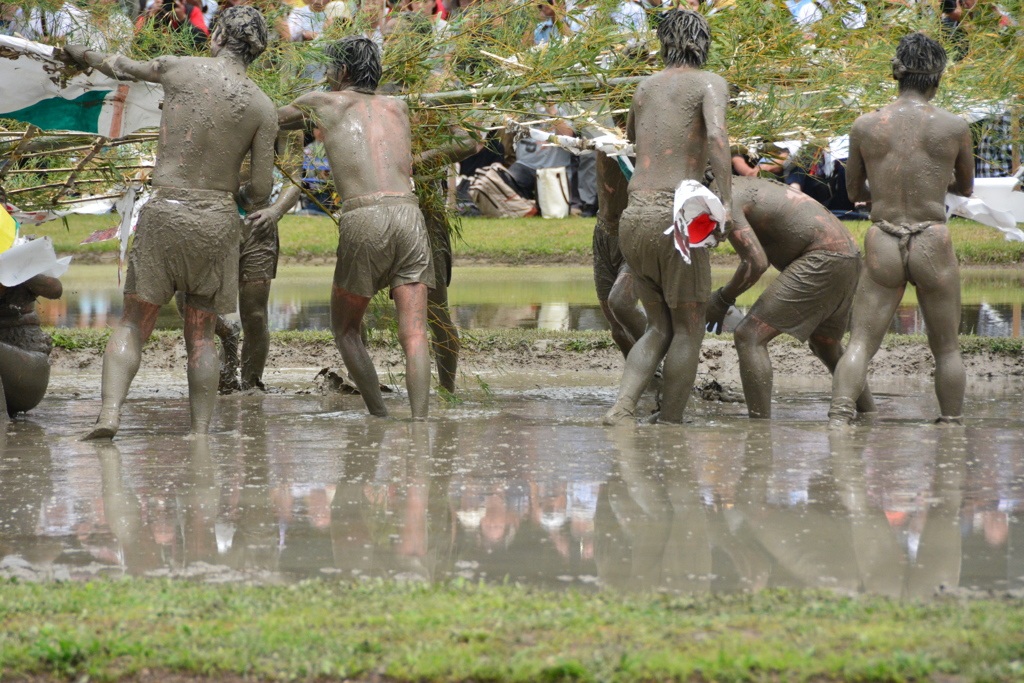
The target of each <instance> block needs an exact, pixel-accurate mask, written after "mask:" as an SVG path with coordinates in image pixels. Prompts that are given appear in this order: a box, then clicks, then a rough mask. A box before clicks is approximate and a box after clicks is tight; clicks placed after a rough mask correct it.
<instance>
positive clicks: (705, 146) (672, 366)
mask: <svg viewBox="0 0 1024 683" xmlns="http://www.w3.org/2000/svg"><path fill="white" fill-rule="evenodd" d="M658 40H660V41H661V58H662V60H663V61H664V62H665V69H664V70H663V71H661V72H659V73H657V74H655V75H653V76H651V77H650V78H647V79H646V80H644V82H643V83H641V84H640V85H639V86H638V87H637V89H636V95H635V96H634V97H633V106H632V107H631V108H630V110H629V118H628V120H627V122H626V134H627V135H628V136H629V139H630V141H631V142H635V143H636V170H635V171H634V173H633V177H632V179H631V180H630V181H629V204H628V205H627V207H626V210H625V211H624V212H623V213H622V218H621V219H620V222H619V248H620V249H622V254H623V255H624V256H625V257H626V262H627V263H628V264H629V268H630V270H632V271H633V287H634V292H635V293H636V294H637V295H638V298H639V299H640V301H641V302H642V303H643V305H644V310H645V311H646V312H647V331H646V332H645V333H644V335H643V337H641V338H640V340H639V341H638V342H637V343H636V344H635V345H634V346H633V348H632V350H631V351H630V352H629V356H628V357H627V358H626V367H625V370H624V371H623V373H622V382H621V384H620V385H619V397H618V399H617V400H616V401H615V405H614V406H612V409H611V410H610V411H609V412H608V414H607V415H605V423H606V424H615V423H617V422H621V421H623V420H625V419H629V418H631V417H633V415H634V412H635V410H636V402H637V400H638V399H639V398H640V394H641V393H643V390H644V389H645V388H646V387H647V385H648V383H650V381H651V379H652V378H653V377H654V372H655V370H656V369H657V367H658V363H659V362H661V359H662V358H664V359H665V366H664V381H663V385H662V403H661V415H660V419H661V421H663V422H680V421H682V419H683V410H684V409H685V408H686V402H687V400H688V399H689V397H690V391H691V389H692V388H693V381H694V379H695V378H696V376H697V363H698V361H699V359H700V358H699V354H700V343H701V341H702V340H703V339H704V309H705V306H706V304H707V300H708V296H709V295H710V294H711V261H710V257H709V255H708V252H707V250H706V249H693V250H692V251H691V259H692V263H686V261H684V260H683V258H682V256H680V255H679V253H678V252H676V250H675V248H674V246H673V236H672V235H665V234H663V233H664V232H665V229H666V228H667V227H669V226H670V225H671V224H672V220H673V217H672V203H673V200H674V198H675V190H676V188H677V187H678V186H679V184H680V183H681V182H682V181H684V180H698V181H699V180H701V179H703V177H704V169H705V167H706V166H707V164H708V161H709V160H710V162H711V170H712V171H713V172H714V174H715V179H716V180H715V182H716V184H717V186H718V191H719V195H720V197H721V200H722V204H724V206H725V211H726V218H727V220H728V215H729V213H730V212H731V208H732V190H731V185H730V180H731V178H732V175H731V166H730V163H729V136H728V134H727V133H726V130H725V107H726V103H727V101H728V88H727V87H726V83H725V80H724V79H722V77H721V76H718V75H716V74H712V73H708V72H706V71H702V70H701V67H702V66H703V65H704V62H705V61H706V60H707V54H708V47H709V46H710V44H711V29H710V27H709V26H708V22H707V20H706V19H705V18H704V17H703V16H701V15H700V14H698V13H697V12H694V11H692V10H672V11H670V12H666V13H665V15H664V18H663V19H662V21H661V24H659V26H658Z"/></svg>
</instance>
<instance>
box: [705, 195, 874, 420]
mask: <svg viewBox="0 0 1024 683" xmlns="http://www.w3.org/2000/svg"><path fill="white" fill-rule="evenodd" d="M732 206H733V209H732V220H733V224H732V229H731V230H730V231H729V242H730V243H731V244H732V245H733V247H734V248H735V249H736V254H737V256H739V257H740V265H739V267H738V268H736V272H735V273H734V274H733V276H732V279H731V280H729V282H728V283H727V284H726V285H725V286H724V287H721V288H720V289H717V290H715V291H714V292H712V294H711V299H710V300H709V301H708V310H707V322H708V330H709V331H720V330H721V328H722V321H723V320H724V319H725V314H726V313H727V312H728V310H729V307H730V306H732V305H733V304H735V303H736V297H738V296H739V295H740V294H742V293H743V292H745V291H747V290H748V289H750V288H751V287H752V286H753V285H754V284H755V283H756V282H757V281H758V280H759V279H760V278H761V275H763V274H764V272H765V271H766V270H768V266H769V265H772V266H775V268H776V270H778V271H779V273H780V274H779V276H778V277H777V278H775V280H774V281H773V282H772V283H771V284H770V285H768V287H767V288H766V289H765V290H764V293H763V294H761V296H760V297H758V299H757V302H756V303H754V305H753V306H752V307H751V308H750V311H749V312H748V313H747V315H746V317H744V318H743V320H742V321H741V322H740V324H739V325H738V326H737V327H736V331H735V335H734V338H735V342H736V352H737V354H738V355H739V360H740V379H741V380H742V382H743V394H744V396H745V397H746V399H747V411H748V414H749V415H750V417H755V418H769V417H771V416H772V362H771V358H769V356H768V342H770V341H771V340H772V339H774V338H775V337H777V336H779V335H780V334H783V333H785V334H788V335H790V336H793V337H796V338H797V339H799V340H800V341H802V342H808V341H809V343H810V347H811V351H812V352H813V353H814V355H815V356H817V357H818V358H819V359H820V360H821V362H822V363H824V364H825V367H827V368H828V369H829V372H833V371H834V370H835V367H836V363H838V362H839V358H840V357H841V356H842V355H843V346H842V343H841V340H842V338H843V335H844V334H846V328H847V325H848V324H849V321H850V308H851V307H852V305H853V296H854V292H856V290H857V277H858V274H859V273H860V251H859V250H858V249H857V245H856V243H855V242H854V241H853V237H852V236H851V235H850V233H849V231H848V230H847V229H846V228H845V227H843V224H842V223H841V222H839V219H837V218H836V217H835V216H833V215H832V212H830V211H829V210H828V209H826V208H825V207H824V206H822V205H821V204H819V203H818V202H816V201H814V200H813V199H811V198H810V197H808V196H807V195H805V194H803V193H802V192H800V191H799V190H795V189H793V188H791V187H788V186H787V185H784V184H782V183H779V182H776V181H774V180H767V179H758V178H742V177H738V178H733V181H732ZM874 409H875V406H874V402H873V401H872V398H871V394H870V392H869V391H868V390H867V388H865V389H864V391H863V392H862V394H861V396H860V397H859V398H858V400H857V410H858V411H860V412H873V411H874Z"/></svg>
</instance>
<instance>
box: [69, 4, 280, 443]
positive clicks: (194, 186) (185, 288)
mask: <svg viewBox="0 0 1024 683" xmlns="http://www.w3.org/2000/svg"><path fill="white" fill-rule="evenodd" d="M266 44H267V25H266V22H265V21H264V20H263V16H262V15H261V14H260V13H259V12H258V11H257V10H255V9H253V8H252V7H246V6H240V7H232V8H229V9H227V10H225V11H224V12H223V14H222V15H221V16H220V18H219V21H218V22H217V30H216V32H215V33H214V35H213V38H212V40H211V42H210V53H211V55H212V58H206V57H159V58H157V59H154V60H153V61H150V62H144V63H142V62H135V61H132V60H130V59H127V58H125V57H121V56H116V55H107V54H104V53H101V52H96V51H94V50H88V49H85V48H83V47H81V46H68V48H66V49H67V51H68V54H69V55H70V56H71V57H72V58H73V59H75V61H77V62H79V63H80V64H83V65H86V66H90V67H93V68H95V69H98V70H100V71H102V72H103V73H105V74H107V75H108V76H111V77H113V78H130V79H140V80H145V81H151V82H153V83H160V84H162V85H163V88H164V95H165V101H164V107H163V115H162V117H161V120H160V140H159V142H158V147H157V165H156V169H155V170H154V171H153V195H152V198H151V199H150V201H149V202H148V203H147V204H146V206H145V207H144V208H143V210H142V215H141V216H140V218H139V227H138V230H137V232H136V235H135V242H134V244H133V246H132V250H131V253H130V254H129V257H128V275H127V278H126V280H125V287H124V309H123V310H124V313H123V315H122V317H121V324H120V325H119V326H118V328H117V329H116V330H115V331H114V333H113V335H112V336H111V338H110V342H109V343H108V344H107V350H106V352H105V354H104V358H103V409H102V411H101V412H100V416H99V419H98V420H97V422H96V426H95V427H94V428H93V429H92V431H91V432H89V434H88V435H87V436H86V438H110V437H112V436H113V435H114V434H116V433H117V430H118V427H119V425H120V413H121V405H122V404H123V403H124V400H125V398H126V397H127V395H128V388H129V387H130V386H131V382H132V380H133V379H134V378H135V374H136V373H137V372H138V369H139V364H140V362H141V360H142V345H143V343H145V341H146V340H147V339H148V338H149V336H150V334H152V332H153V327H154V325H155V324H156V318H157V314H158V313H159V311H160V307H161V306H162V305H164V304H166V303H167V302H168V301H170V300H171V298H172V297H173V296H174V292H175V291H182V292H185V311H184V313H185V346H186V350H187V351H188V384H189V399H190V402H191V412H192V428H191V431H192V432H193V433H199V434H202V433H206V432H208V431H209V429H210V420H211V418H212V417H213V408H214V403H215V401H216V397H217V379H218V374H219V367H218V360H217V351H216V347H215V346H214V341H213V337H214V328H215V326H216V321H217V315H218V314H226V313H230V312H232V311H234V310H235V304H236V299H237V292H238V251H239V243H240V241H241V236H242V220H241V218H240V216H239V214H238V206H237V203H236V202H237V201H239V200H240V201H241V202H242V203H243V204H245V205H247V206H248V208H257V207H259V206H261V205H262V204H264V203H265V202H266V200H267V197H268V196H269V195H270V191H271V187H272V172H273V161H274V138H275V136H276V135H277V126H276V122H275V121H274V106H273V103H272V102H271V101H270V98H268V97H267V96H266V95H265V94H263V93H262V92H261V91H260V90H259V88H257V87H256V84H255V83H253V82H252V81H250V80H249V79H248V77H247V76H246V67H247V66H248V64H249V63H250V62H252V60H254V59H255V58H256V57H257V56H259V55H260V54H261V53H262V52H263V50H264V49H265V48H266ZM250 152H251V156H252V175H251V180H250V182H249V183H248V184H247V185H245V186H244V187H242V188H241V190H239V174H240V171H241V167H242V161H243V159H244V158H245V157H246V156H247V155H249V154H250Z"/></svg>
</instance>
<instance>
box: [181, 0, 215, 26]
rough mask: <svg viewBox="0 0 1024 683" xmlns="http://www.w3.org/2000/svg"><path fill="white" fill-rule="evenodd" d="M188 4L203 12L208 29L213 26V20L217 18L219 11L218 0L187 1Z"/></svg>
mask: <svg viewBox="0 0 1024 683" xmlns="http://www.w3.org/2000/svg"><path fill="white" fill-rule="evenodd" d="M186 2H188V4H189V5H192V6H193V7H195V8H197V9H198V10H199V11H200V12H202V14H203V21H204V22H205V23H206V28H207V29H209V28H210V27H211V26H213V18H214V17H215V16H217V10H218V9H219V8H218V5H217V2H216V0H186Z"/></svg>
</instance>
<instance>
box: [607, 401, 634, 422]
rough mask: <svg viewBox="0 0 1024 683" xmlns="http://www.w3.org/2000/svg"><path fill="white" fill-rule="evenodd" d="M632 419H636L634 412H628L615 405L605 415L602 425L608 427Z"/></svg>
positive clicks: (626, 409)
mask: <svg viewBox="0 0 1024 683" xmlns="http://www.w3.org/2000/svg"><path fill="white" fill-rule="evenodd" d="M634 419H636V413H635V411H634V410H630V409H628V408H625V407H623V406H620V405H619V404H617V403H616V404H615V405H614V406H612V409H611V410H609V411H608V412H607V413H605V416H604V419H603V420H602V423H603V424H605V425H608V426H609V427H610V426H613V425H618V424H622V423H624V422H628V421H629V420H634Z"/></svg>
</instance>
